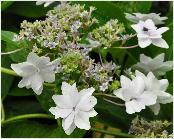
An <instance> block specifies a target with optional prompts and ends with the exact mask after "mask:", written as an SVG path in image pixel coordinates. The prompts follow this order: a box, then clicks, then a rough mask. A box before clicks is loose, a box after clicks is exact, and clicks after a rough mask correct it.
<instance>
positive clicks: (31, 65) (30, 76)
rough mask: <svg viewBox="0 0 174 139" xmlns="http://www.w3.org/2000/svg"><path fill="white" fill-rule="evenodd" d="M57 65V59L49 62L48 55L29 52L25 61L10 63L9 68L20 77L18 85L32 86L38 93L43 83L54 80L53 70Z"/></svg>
mask: <svg viewBox="0 0 174 139" xmlns="http://www.w3.org/2000/svg"><path fill="white" fill-rule="evenodd" d="M58 65H59V59H56V60H54V61H52V62H50V58H49V57H45V56H41V57H39V56H38V55H36V54H35V53H33V52H31V53H29V55H28V57H27V61H26V62H22V63H19V64H11V68H12V69H13V70H14V71H15V72H16V73H17V74H18V75H19V76H21V77H23V78H22V80H21V81H20V82H19V84H18V87H19V88H22V87H27V88H32V89H33V91H34V92H35V93H36V94H37V95H40V94H41V93H42V90H43V83H44V81H45V82H48V83H52V82H54V81H55V72H56V70H57V67H58Z"/></svg>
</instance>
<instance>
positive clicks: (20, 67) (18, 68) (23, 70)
mask: <svg viewBox="0 0 174 139" xmlns="http://www.w3.org/2000/svg"><path fill="white" fill-rule="evenodd" d="M11 68H12V69H13V70H14V71H15V72H16V73H17V74H18V75H20V76H23V77H24V76H25V77H26V76H31V75H32V74H34V73H35V72H36V71H37V69H36V68H35V67H34V66H33V65H32V64H31V63H28V62H23V63H19V64H11Z"/></svg>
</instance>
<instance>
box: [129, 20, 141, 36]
mask: <svg viewBox="0 0 174 139" xmlns="http://www.w3.org/2000/svg"><path fill="white" fill-rule="evenodd" d="M143 24H144V22H141V21H140V22H139V23H138V24H134V25H131V27H132V28H133V29H134V30H135V31H136V32H137V33H141V32H142V30H143Z"/></svg>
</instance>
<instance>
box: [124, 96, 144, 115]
mask: <svg viewBox="0 0 174 139" xmlns="http://www.w3.org/2000/svg"><path fill="white" fill-rule="evenodd" d="M125 106H126V112H127V113H128V114H133V113H135V112H140V111H141V110H142V109H145V105H144V104H143V103H140V102H138V101H136V100H134V99H133V100H132V101H128V102H126V103H125Z"/></svg>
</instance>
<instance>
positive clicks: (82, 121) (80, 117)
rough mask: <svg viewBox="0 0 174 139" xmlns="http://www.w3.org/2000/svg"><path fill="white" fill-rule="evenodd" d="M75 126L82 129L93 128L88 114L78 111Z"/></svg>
mask: <svg viewBox="0 0 174 139" xmlns="http://www.w3.org/2000/svg"><path fill="white" fill-rule="evenodd" d="M75 125H76V126H77V127H78V128H80V129H85V130H89V129H90V128H91V126H90V122H89V115H88V112H83V111H78V112H77V113H76V115H75Z"/></svg>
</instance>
